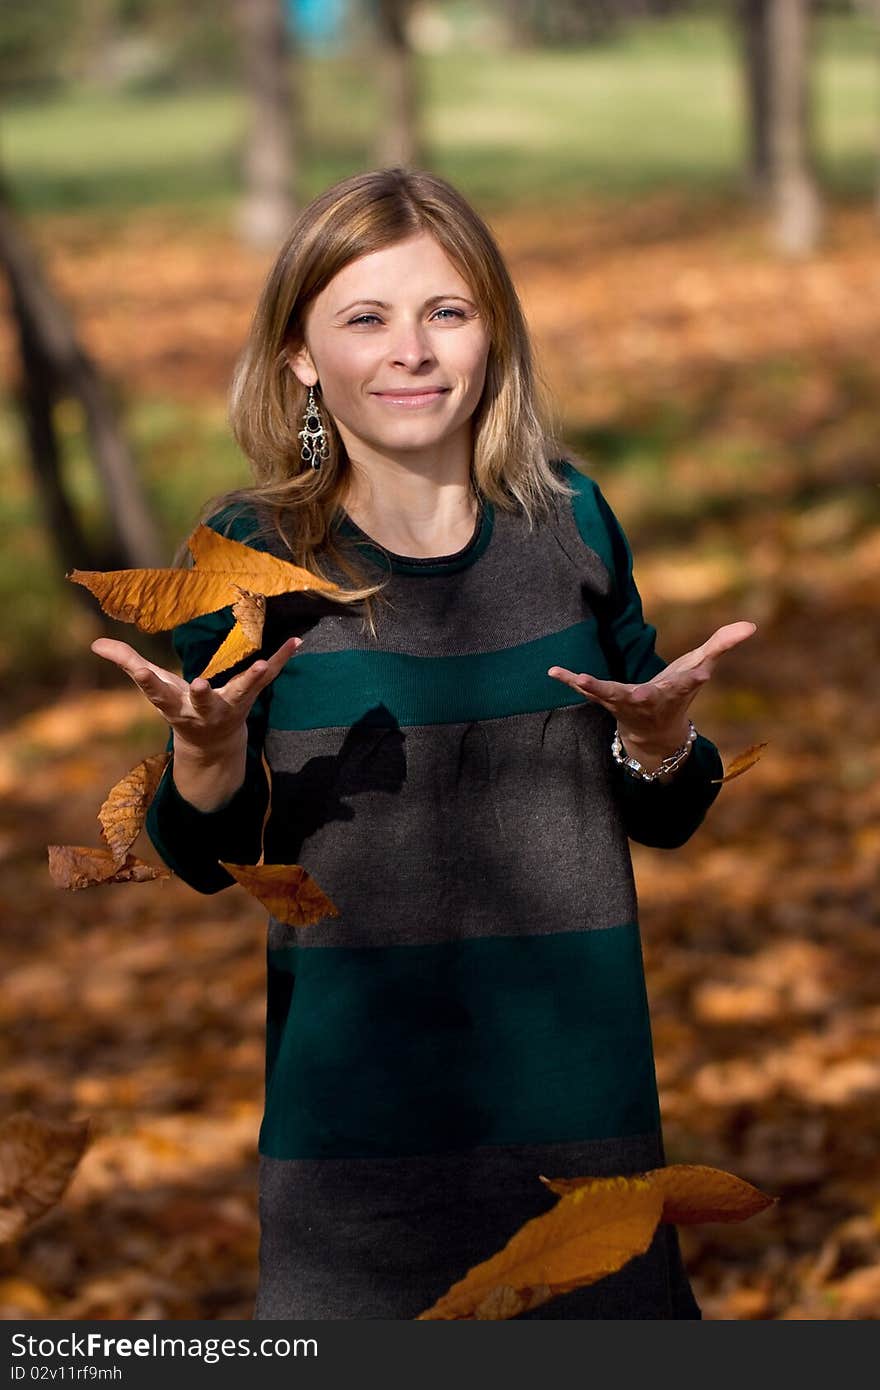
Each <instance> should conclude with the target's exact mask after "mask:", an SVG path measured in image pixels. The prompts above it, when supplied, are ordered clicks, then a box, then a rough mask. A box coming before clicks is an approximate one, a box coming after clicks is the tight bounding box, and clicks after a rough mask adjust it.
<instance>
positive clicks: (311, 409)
mask: <svg viewBox="0 0 880 1390" xmlns="http://www.w3.org/2000/svg"><path fill="white" fill-rule="evenodd" d="M297 438H298V439H299V440H300V441H301V447H300V451H299V456H300V458H301V459H302V461H303V463H306V464H308V463H310V464H311V465H312V467H313V468H320V467H321V462H322V460H324V459H328V458H329V457H330V439H329V437H328V435H327V431H326V430H325V429H324V422H323V420H322V419H321V412H320V410H319V408H318V402H317V400H316V398H315V388H314V386H310V387H309V398H308V400H307V401H306V408H305V410H304V411H303V428H302V429H301V430H299V431H298V434H297Z"/></svg>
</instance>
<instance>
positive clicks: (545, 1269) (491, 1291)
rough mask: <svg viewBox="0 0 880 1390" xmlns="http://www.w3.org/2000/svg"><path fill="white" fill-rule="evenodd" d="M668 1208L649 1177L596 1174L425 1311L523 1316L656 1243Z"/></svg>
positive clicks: (431, 1316)
mask: <svg viewBox="0 0 880 1390" xmlns="http://www.w3.org/2000/svg"><path fill="white" fill-rule="evenodd" d="M662 1210H663V1196H662V1193H661V1192H660V1190H659V1188H658V1187H657V1186H655V1185H654V1184H653V1183H651V1182H648V1181H647V1180H646V1179H645V1178H641V1177H625V1178H624V1177H615V1178H594V1179H590V1180H588V1182H587V1183H586V1184H585V1185H583V1186H580V1187H578V1188H577V1189H576V1190H575V1191H572V1192H569V1193H567V1194H566V1195H565V1196H564V1197H561V1198H560V1200H559V1201H558V1202H557V1203H556V1205H555V1206H554V1207H553V1208H552V1209H551V1210H550V1211H548V1212H545V1213H544V1214H543V1215H542V1216H536V1217H533V1218H532V1220H531V1221H527V1222H526V1223H525V1225H524V1226H522V1227H521V1228H520V1229H519V1230H518V1231H517V1232H516V1234H515V1235H514V1236H512V1237H511V1239H510V1240H509V1241H508V1242H507V1244H506V1245H505V1247H504V1249H503V1250H500V1251H499V1252H498V1253H497V1254H495V1255H493V1256H492V1257H491V1258H490V1259H488V1260H484V1261H483V1262H482V1264H478V1265H475V1266H474V1267H473V1269H470V1270H468V1272H467V1274H466V1275H465V1276H464V1278H463V1279H460V1280H459V1281H458V1283H457V1284H453V1286H452V1288H451V1289H449V1290H448V1292H447V1293H445V1294H444V1295H443V1296H442V1297H441V1298H439V1299H438V1300H437V1302H436V1303H435V1304H434V1305H433V1306H432V1307H431V1308H428V1309H427V1310H426V1311H425V1312H424V1313H420V1314H419V1319H421V1320H431V1321H433V1320H437V1319H443V1320H450V1319H458V1318H467V1319H473V1318H480V1319H487V1318H491V1319H498V1318H510V1317H516V1316H517V1315H518V1314H519V1313H522V1312H526V1311H527V1310H528V1309H529V1308H533V1307H536V1306H538V1304H540V1303H545V1302H546V1301H547V1299H548V1298H552V1297H554V1296H555V1295H556V1294H560V1293H568V1292H570V1291H571V1290H572V1289H577V1288H581V1287H582V1286H583V1285H585V1284H594V1283H596V1282H597V1281H598V1280H599V1279H603V1278H604V1277H605V1276H606V1275H608V1274H613V1273H615V1271H616V1270H618V1269H621V1268H622V1266H623V1265H625V1264H626V1263H627V1262H628V1261H629V1260H631V1259H632V1258H633V1257H634V1256H635V1255H641V1254H643V1253H644V1252H645V1251H646V1250H647V1249H648V1246H649V1245H650V1244H651V1241H652V1239H653V1236H654V1232H655V1230H656V1228H657V1223H658V1221H659V1220H660V1214H661V1212H662Z"/></svg>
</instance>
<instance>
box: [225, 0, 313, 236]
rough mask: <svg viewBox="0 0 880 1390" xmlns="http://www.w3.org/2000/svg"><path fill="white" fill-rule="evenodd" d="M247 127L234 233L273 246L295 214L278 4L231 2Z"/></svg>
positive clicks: (287, 56) (295, 125) (294, 123)
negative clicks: (238, 37) (239, 46)
mask: <svg viewBox="0 0 880 1390" xmlns="http://www.w3.org/2000/svg"><path fill="white" fill-rule="evenodd" d="M235 5H236V18H237V21H238V24H239V30H240V33H241V38H242V58H243V64H244V80H245V92H246V96H247V100H248V106H249V109H250V126H249V130H248V135H247V143H246V146H245V152H244V169H243V173H244V190H245V191H244V197H243V199H242V203H241V206H240V208H239V212H238V218H237V222H238V230H239V233H240V235H241V236H242V237H243V239H244V240H245V241H246V242H248V244H249V245H251V246H256V247H259V248H264V247H275V246H277V245H278V244H279V243H280V242H281V241H283V240H284V238H285V236H286V235H287V232H288V230H289V229H290V224H291V222H292V221H293V219H294V217H295V216H296V212H297V206H296V197H295V193H294V189H295V186H296V179H297V148H298V144H299V141H298V140H297V138H296V137H297V133H298V129H299V125H300V121H299V106H298V103H297V102H296V101H295V93H294V82H293V64H294V45H293V42H292V40H291V35H290V30H289V28H288V21H287V18H286V15H285V9H284V5H283V0H235Z"/></svg>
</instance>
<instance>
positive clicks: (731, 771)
mask: <svg viewBox="0 0 880 1390" xmlns="http://www.w3.org/2000/svg"><path fill="white" fill-rule="evenodd" d="M766 747H767V744H766V743H753V744H751V745H750V747H748V748H746V749H744V750H743V752H742V753H738V754H737V756H736V757H735V758H734V759H733V762H732V763H730V764H729V766H728V767H727V770H726V771H725V773H724V776H723V777H713V778H712V783H713V785H715V786H720V785H721V783H722V782H731V781H732V780H733V778H734V777H741V776H742V774H743V773H744V772H748V770H749V768H750V767H754V765H755V763H756V762H757V761H758V759H759V758H760V757H761V754H762V753H763V751H764V749H765V748H766Z"/></svg>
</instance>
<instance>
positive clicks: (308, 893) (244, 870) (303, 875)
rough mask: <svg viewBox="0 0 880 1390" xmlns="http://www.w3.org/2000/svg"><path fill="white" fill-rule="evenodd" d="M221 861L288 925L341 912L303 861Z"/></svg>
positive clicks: (277, 918)
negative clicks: (234, 862) (259, 862)
mask: <svg viewBox="0 0 880 1390" xmlns="http://www.w3.org/2000/svg"><path fill="white" fill-rule="evenodd" d="M219 863H220V864H222V866H223V868H224V869H225V870H226V872H227V873H229V874H231V875H232V877H233V878H234V879H235V881H236V882H237V883H240V884H241V886H242V888H246V889H247V891H248V892H249V893H251V894H252V895H253V897H255V898H257V899H258V900H259V901H260V902H261V903H262V904H263V906H264V907H267V908H268V909H269V911H270V913H271V914H272V916H273V917H274V918H276V920H277V921H279V922H286V923H287V925H288V926H291V927H309V926H311V925H312V923H314V922H319V921H320V920H321V918H322V917H338V916H339V909H338V908H337V907H336V906H335V904H334V903H332V902H331V901H330V899H329V898H328V897H327V895H326V893H324V891H323V889H321V888H319V887H318V884H317V883H316V882H315V880H314V879H313V878H312V876H311V875H310V874H309V873H307V872H306V870H305V869H304V868H303V867H302V865H301V864H227V863H225V862H224V860H222V859H221V860H219Z"/></svg>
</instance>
